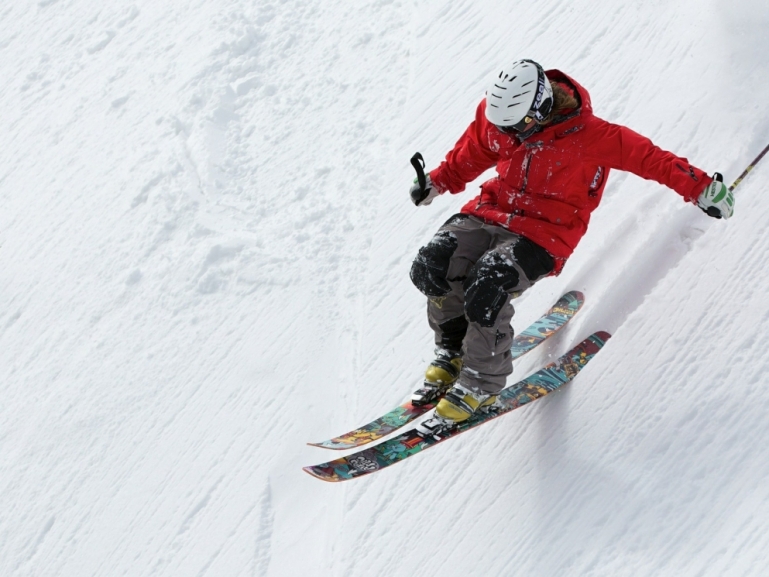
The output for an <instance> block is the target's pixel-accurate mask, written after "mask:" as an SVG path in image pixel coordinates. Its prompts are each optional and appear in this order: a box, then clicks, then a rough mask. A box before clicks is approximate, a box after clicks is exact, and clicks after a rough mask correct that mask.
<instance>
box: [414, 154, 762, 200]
mask: <svg viewBox="0 0 769 577" xmlns="http://www.w3.org/2000/svg"><path fill="white" fill-rule="evenodd" d="M764 152H766V151H764ZM411 166H413V167H414V170H416V171H417V182H418V183H419V188H420V189H421V191H422V192H424V191H425V187H426V186H427V178H426V177H425V159H424V158H422V155H421V154H420V153H419V152H417V153H416V154H414V156H412V157H411Z"/></svg>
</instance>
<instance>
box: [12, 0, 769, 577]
mask: <svg viewBox="0 0 769 577" xmlns="http://www.w3.org/2000/svg"><path fill="white" fill-rule="evenodd" d="M767 27H769V9H768V8H767V4H766V3H765V2H764V1H763V0H761V1H759V0H733V1H729V2H727V1H726V0H713V1H711V2H704V3H703V2H699V1H696V0H677V1H673V2H662V1H654V2H617V1H616V0H594V1H592V2H590V3H585V2H569V1H566V0H543V1H541V2H523V1H517V0H516V1H509V0H483V1H478V0H457V1H455V2H439V1H437V0H428V1H426V2H403V1H402V0H359V1H356V2H343V3H333V2H322V1H320V0H302V1H301V2H300V1H298V0H284V1H282V2H278V1H273V0H260V1H258V2H246V1H242V0H221V1H218V2H210V1H208V2H201V1H194V0H167V1H164V2H149V1H148V0H136V1H134V2H128V3H123V2H117V3H104V2H97V1H95V0H37V1H36V2H5V3H4V4H3V6H2V7H0V77H1V78H2V79H3V80H2V82H1V83H0V118H2V122H1V123H0V128H1V129H0V245H1V246H0V271H2V272H0V302H1V303H2V306H1V307H0V574H2V575H13V576H16V575H19V576H27V575H30V576H49V575H50V576H83V575H99V576H102V575H110V576H111V575H131V576H133V575H164V576H165V575H168V576H181V575H183V576H187V575H190V576H198V575H212V576H219V575H258V576H295V575H323V576H327V575H328V576H340V577H341V576H359V575H360V576H363V575H365V576H372V577H375V576H381V577H385V576H388V577H390V576H404V577H405V576H414V575H419V576H425V577H429V576H440V577H449V576H460V575H462V576H464V575H484V576H485V575H525V576H532V575H534V576H540V575H541V576H553V575H575V576H584V575H590V576H616V575H633V576H638V575H671V576H673V575H674V576H688V575H691V576H695V575H696V576H711V575H712V576H721V575H738V576H743V575H751V576H752V575H755V576H759V575H766V570H767V566H769V451H767V447H768V446H769V379H768V377H767V375H769V346H767V334H768V333H769V268H767V267H766V266H765V263H766V262H767V260H769V234H767V232H766V231H767V219H768V218H769V196H767V194H766V193H765V191H766V186H767V183H769V159H767V160H764V164H763V165H759V166H758V167H757V168H756V170H754V171H753V172H752V173H751V175H750V177H749V178H748V179H746V180H745V181H744V182H743V184H742V185H741V186H740V187H739V188H738V189H737V191H738V194H737V210H736V214H735V217H734V218H733V219H731V220H729V221H728V222H724V221H716V220H714V219H709V218H707V217H706V216H705V215H703V214H702V213H701V212H700V211H698V210H697V209H696V208H695V207H693V206H691V205H686V204H685V203H683V202H682V201H681V199H680V197H679V196H678V195H676V194H675V193H673V192H672V191H670V190H667V189H665V188H663V187H661V186H660V185H658V184H656V183H653V182H647V181H644V180H641V179H639V178H637V177H635V176H632V175H625V174H620V173H614V174H613V176H612V177H611V180H610V183H609V186H608V187H607V190H606V194H605V198H604V202H603V204H602V205H601V207H600V208H599V209H598V210H597V211H596V212H595V213H594V216H593V220H592V223H591V228H590V231H589V232H588V234H587V236H586V237H585V238H584V240H583V242H582V243H581V245H580V246H579V248H578V249H577V252H576V253H575V255H574V257H573V258H572V259H571V260H570V261H569V263H568V265H567V267H566V269H565V270H564V272H563V274H562V275H561V276H559V277H557V278H550V279H547V280H544V281H542V282H541V283H539V284H538V285H537V286H536V287H535V288H534V289H532V290H531V291H529V292H528V293H526V294H525V295H524V296H523V297H522V298H520V299H519V300H518V301H516V309H517V311H518V314H517V315H516V317H515V319H514V326H515V327H516V329H518V330H520V329H522V328H523V327H525V326H526V325H527V324H528V323H529V322H531V321H532V320H533V319H535V318H536V317H537V316H539V315H540V314H541V313H542V312H543V311H544V310H545V309H546V308H547V307H548V306H549V305H550V304H551V303H552V302H554V301H555V299H556V298H557V297H558V296H560V295H561V294H562V293H564V292H566V291H567V290H571V289H575V290H581V291H583V292H584V293H585V294H586V298H587V303H586V305H585V308H584V309H583V310H582V312H580V313H579V315H578V316H577V318H575V320H574V321H573V323H572V324H571V325H570V326H569V327H568V328H567V329H566V330H564V331H563V333H561V334H560V335H559V336H558V337H557V338H554V339H552V342H548V344H547V345H546V346H543V347H541V348H540V349H538V350H537V351H536V352H535V353H532V354H531V355H530V356H529V357H526V358H525V359H522V360H521V361H520V364H519V365H518V366H517V368H516V373H515V375H514V378H520V377H522V376H524V375H525V374H527V373H528V372H530V371H532V370H535V369H536V368H537V367H539V366H541V365H542V364H544V363H545V362H547V361H548V359H550V358H551V357H554V356H557V355H559V354H561V353H562V352H564V351H565V350H567V349H568V348H569V347H570V346H571V345H572V344H574V343H576V342H578V341H579V340H581V339H582V338H584V337H585V336H587V335H588V334H590V333H591V332H593V331H596V330H600V329H605V330H608V331H610V332H612V333H613V334H614V337H613V339H612V340H611V341H610V342H609V343H608V345H607V346H606V348H605V349H604V350H603V351H602V352H601V353H600V354H599V355H598V356H597V357H596V358H595V360H593V361H592V362H591V364H590V365H589V366H588V367H587V368H586V369H585V370H584V371H583V372H582V373H581V374H580V375H579V376H578V377H577V379H576V380H575V381H574V382H573V383H571V384H570V385H568V386H567V387H566V388H565V389H564V390H563V391H562V392H559V393H555V394H553V395H551V396H549V397H547V398H545V399H543V400H541V401H538V402H536V403H534V404H532V405H530V406H527V407H525V408H523V409H521V410H519V411H515V412H514V413H511V414H510V415H507V416H505V417H503V418H500V419H497V420H496V421H494V422H493V423H491V424H489V425H487V426H484V427H481V428H480V429H478V430H476V431H473V432H471V433H468V434H466V435H463V436H462V437H460V438H458V439H456V440H452V441H450V442H447V443H445V444H444V445H441V447H436V448H435V449H434V450H431V451H429V452H427V453H425V454H424V455H419V456H417V457H415V458H413V459H409V460H408V461H407V462H405V463H403V464H399V465H397V466H394V467H392V468H390V469H387V470H385V471H382V472H381V473H377V474H375V475H371V476H369V477H366V478H363V479H358V480H354V481H351V482H348V483H342V484H327V483H322V482H320V481H318V480H316V479H314V478H312V477H310V476H308V475H306V474H304V473H303V472H302V471H301V466H303V465H309V464H314V463H319V462H323V461H325V460H328V459H329V458H330V457H333V456H336V455H337V454H335V453H334V454H332V453H329V452H324V451H321V450H319V449H317V448H313V447H308V446H306V445H305V443H306V442H307V441H320V440H322V439H324V438H328V437H331V436H334V435H336V434H339V433H342V432H344V431H346V430H349V429H350V428H352V427H354V426H357V425H360V424H362V423H364V422H366V421H368V420H370V419H371V418H373V417H376V416H378V415H380V414H381V413H383V412H384V411H386V410H388V409H390V408H391V407H393V406H394V405H395V404H397V403H399V402H400V401H401V400H402V399H403V398H404V397H405V396H406V395H407V394H408V393H409V392H410V391H411V390H412V389H413V388H414V387H415V385H416V384H418V382H419V379H420V375H421V373H422V371H423V370H424V367H425V365H426V363H427V362H428V361H429V360H430V358H431V354H432V344H431V335H430V332H429V329H428V327H427V323H426V319H425V313H424V299H423V297H422V296H421V295H420V294H419V293H418V291H417V290H416V289H415V288H414V287H413V286H412V285H411V283H410V281H409V278H408V271H409V268H410V264H411V260H412V258H413V256H414V255H415V254H416V251H417V250H418V248H419V247H420V246H421V245H422V244H424V243H425V242H427V240H429V238H430V237H431V235H432V234H433V232H434V231H435V230H436V229H437V228H438V226H439V225H440V224H441V223H443V222H444V221H445V220H446V219H447V218H448V217H449V216H450V215H452V214H453V213H454V212H456V211H457V210H458V208H459V207H460V206H461V205H462V204H463V203H464V202H466V201H467V200H468V199H469V198H470V197H471V195H474V194H475V192H476V190H477V183H476V184H473V185H471V186H469V187H468V191H467V192H466V193H464V194H462V195H459V196H457V197H451V198H446V197H442V198H439V199H437V200H436V201H434V202H433V204H432V205H431V206H430V207H427V208H420V209H416V208H415V207H414V206H413V205H412V204H411V203H410V202H409V200H408V188H409V186H410V183H411V180H412V179H413V171H412V169H411V167H410V165H409V162H408V160H409V157H410V156H411V155H412V154H413V153H414V152H415V151H417V150H419V151H421V152H422V153H423V154H424V156H425V158H426V159H427V162H428V168H431V167H433V166H435V165H437V163H438V162H439V161H440V160H441V159H442V157H443V155H444V154H445V153H446V152H447V151H448V150H449V149H450V147H451V146H452V145H453V143H454V142H455V141H456V139H457V138H458V137H459V135H460V134H461V132H462V131H463V130H464V128H465V126H466V125H467V124H468V123H469V122H470V120H471V119H472V117H473V114H474V110H475V106H476V105H477V103H478V101H479V99H480V98H481V97H482V95H483V90H484V87H485V82H486V79H487V78H488V76H489V73H490V72H491V71H492V70H493V69H494V68H496V67H497V66H498V65H499V64H500V63H503V62H506V61H509V60H511V59H518V58H524V57H527V58H534V59H536V60H538V61H540V62H541V63H542V64H543V65H544V66H545V67H546V68H558V69H561V70H563V71H565V72H567V73H568V74H570V75H572V76H574V77H575V78H576V79H577V80H578V81H579V82H580V83H581V84H583V85H584V86H585V87H587V88H588V90H589V91H590V92H591V94H592V99H593V105H594V109H595V111H596V113H597V114H598V115H599V116H602V117H604V118H606V119H609V120H612V121H615V122H619V123H623V124H626V125H628V126H630V127H631V128H633V129H635V130H637V131H639V132H641V133H643V134H646V135H648V136H649V137H651V138H652V139H653V140H654V141H655V142H656V143H657V144H658V145H659V146H661V147H663V148H666V149H669V150H673V151H675V152H676V153H678V154H680V155H682V156H685V157H687V158H689V159H690V160H691V162H692V163H694V164H695V165H697V166H700V167H702V168H703V169H704V170H706V171H708V172H713V171H716V170H718V171H721V172H723V173H724V174H725V176H726V180H727V181H729V182H731V181H732V180H734V179H735V178H736V177H737V176H738V174H739V173H740V172H741V171H742V169H743V168H744V167H745V166H746V165H747V163H748V162H749V161H750V160H752V159H753V157H754V156H755V155H756V154H757V153H758V152H759V151H760V150H761V149H762V148H763V147H764V146H765V145H766V143H767V142H769V120H767V114H766V95H767V93H768V92H769V59H768V58H767V54H769V39H767V36H766V29H767ZM510 382H512V380H511V381H510Z"/></svg>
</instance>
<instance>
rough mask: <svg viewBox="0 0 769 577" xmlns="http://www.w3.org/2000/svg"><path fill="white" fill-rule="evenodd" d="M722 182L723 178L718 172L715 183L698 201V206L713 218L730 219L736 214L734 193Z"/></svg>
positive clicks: (704, 191) (712, 183) (710, 185)
mask: <svg viewBox="0 0 769 577" xmlns="http://www.w3.org/2000/svg"><path fill="white" fill-rule="evenodd" d="M722 180H723V176H721V175H720V174H719V173H717V172H716V173H715V174H714V175H713V182H711V183H710V184H709V185H708V186H707V188H706V189H705V190H703V191H702V194H700V197H699V198H698V199H697V206H699V207H700V208H701V209H702V210H703V211H704V212H705V213H706V214H707V215H708V216H712V217H713V218H729V217H730V216H732V215H733V214H734V193H733V192H732V191H731V190H729V189H728V188H727V187H726V185H725V184H724V183H723V182H721V181H722Z"/></svg>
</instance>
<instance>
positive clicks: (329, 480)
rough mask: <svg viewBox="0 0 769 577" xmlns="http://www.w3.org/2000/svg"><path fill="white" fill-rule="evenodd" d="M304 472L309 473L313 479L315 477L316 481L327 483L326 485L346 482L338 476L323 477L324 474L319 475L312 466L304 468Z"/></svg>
mask: <svg viewBox="0 0 769 577" xmlns="http://www.w3.org/2000/svg"><path fill="white" fill-rule="evenodd" d="M302 471H304V472H305V473H307V474H308V475H310V476H311V477H314V478H316V479H320V480H321V481H325V482H326V483H338V482H340V481H344V480H345V479H343V478H341V477H336V476H334V477H328V476H326V475H322V474H320V473H318V472H317V471H315V467H314V466H312V465H310V466H307V467H302Z"/></svg>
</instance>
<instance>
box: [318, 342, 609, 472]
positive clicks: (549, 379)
mask: <svg viewBox="0 0 769 577" xmlns="http://www.w3.org/2000/svg"><path fill="white" fill-rule="evenodd" d="M610 337H611V335H610V334H609V333H607V332H603V331H601V332H597V333H594V334H592V335H590V336H589V337H588V338H586V339H585V340H584V341H582V342H581V343H580V344H578V345H577V346H576V347H574V348H573V349H572V350H570V351H569V352H568V353H566V354H565V355H563V356H562V357H560V358H559V359H558V360H557V361H555V362H554V363H551V364H549V365H547V366H546V367H545V368H543V369H541V370H539V371H537V372H536V373H534V374H532V375H531V376H529V377H527V378H525V379H523V380H522V381H520V382H518V383H516V384H514V385H512V386H510V387H507V388H506V389H503V390H502V392H501V393H500V395H499V405H500V406H499V408H498V409H496V410H495V411H493V412H488V413H480V414H476V415H474V416H473V417H471V418H470V419H468V420H467V421H465V422H463V423H460V424H459V426H458V427H457V428H455V429H453V430H451V431H449V432H447V433H444V435H443V436H441V438H439V439H436V438H433V437H422V436H421V435H420V434H419V433H418V432H417V430H416V429H410V430H408V431H406V432H404V433H401V434H400V435H398V436H397V437H394V438H392V439H389V440H387V441H384V442H383V443H380V444H379V445H375V446H373V447H370V448H368V449H363V450H362V451H359V452H357V453H354V454H352V455H348V456H347V457H343V458H341V459H336V460H334V461H329V462H328V463H321V464H320V465H312V466H308V467H303V470H304V471H306V472H307V473H309V474H310V475H312V476H313V477H317V478H318V479H321V480H323V481H329V482H338V481H347V480H348V479H354V478H356V477H361V476H363V475H368V474H369V473H373V472H375V471H379V470H381V469H384V468H385V467H389V466H390V465H394V464H395V463H399V462H401V461H403V460H404V459H407V458H409V457H411V456H413V455H416V454H417V453H421V452H422V451H424V450H425V449H429V448H430V447H432V446H433V445H436V444H438V443H441V442H443V441H445V440H446V439H450V438H452V437H456V436H457V435H461V434H462V433H464V432H465V431H468V430H470V429H473V428H475V427H477V426H478V425H482V424H483V423H486V422H487V421H490V420H492V419H496V418H497V417H499V416H501V415H504V414H505V413H509V412H510V411H513V410H515V409H517V408H518V407H521V406H523V405H525V404H527V403H530V402H531V401H534V400H536V399H538V398H540V397H543V396H545V395H547V394H548V393H550V392H552V391H554V390H556V389H558V388H559V387H561V386H563V385H564V384H566V383H568V382H569V381H571V380H572V379H573V378H574V377H575V376H576V375H577V373H579V371H580V370H582V368H583V367H584V366H585V365H586V364H587V363H588V362H589V361H590V359H592V358H593V357H594V356H595V355H596V353H598V351H599V350H601V348H602V347H603V345H604V344H605V343H606V341H607V340H608V339H609V338H610Z"/></svg>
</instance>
